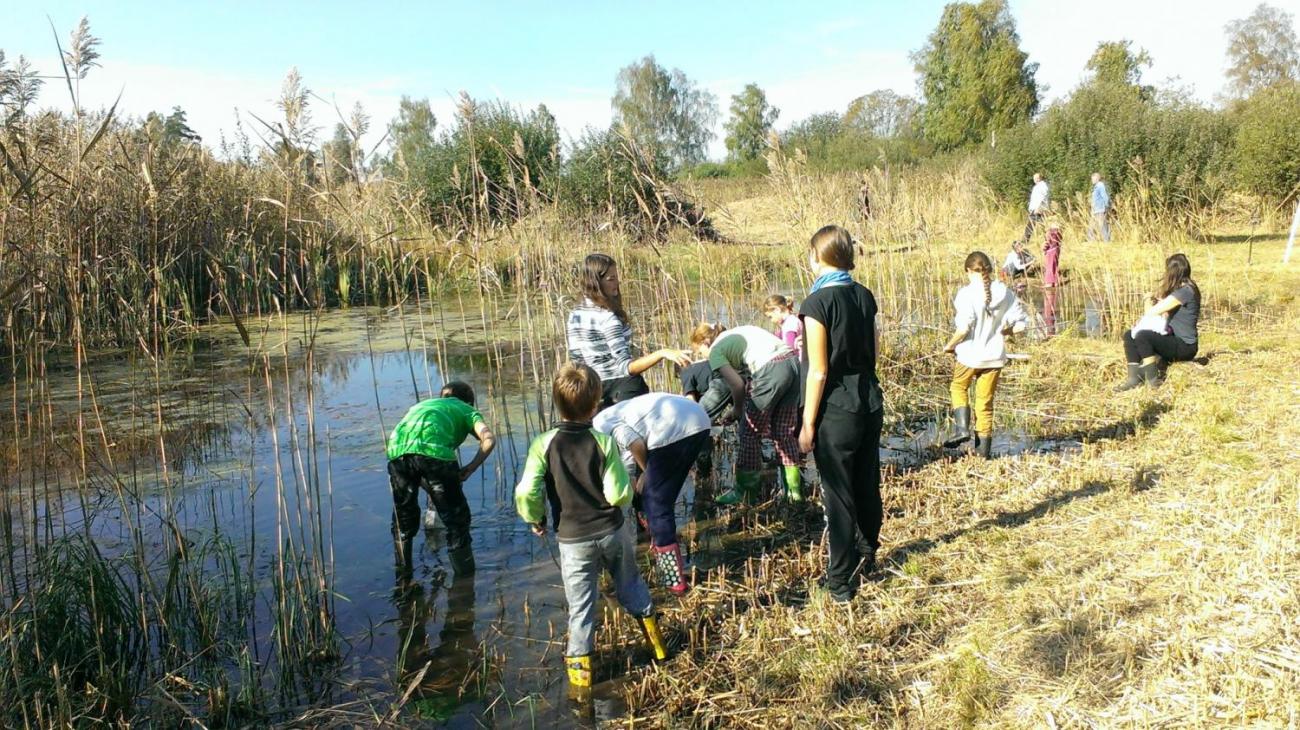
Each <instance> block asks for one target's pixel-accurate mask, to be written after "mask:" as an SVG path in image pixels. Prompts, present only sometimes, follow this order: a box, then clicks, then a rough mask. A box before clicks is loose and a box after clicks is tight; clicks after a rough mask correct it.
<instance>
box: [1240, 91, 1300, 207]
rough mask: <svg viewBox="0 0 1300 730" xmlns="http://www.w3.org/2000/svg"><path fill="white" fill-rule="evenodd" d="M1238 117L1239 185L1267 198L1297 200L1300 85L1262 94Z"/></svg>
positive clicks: (1241, 108)
mask: <svg viewBox="0 0 1300 730" xmlns="http://www.w3.org/2000/svg"><path fill="white" fill-rule="evenodd" d="M1237 115H1238V116H1237V139H1236V141H1237V146H1236V155H1235V158H1236V159H1235V160H1234V162H1235V168H1236V178H1237V182H1238V183H1239V184H1240V185H1241V186H1242V187H1243V188H1245V189H1247V190H1249V191H1251V192H1254V193H1257V194H1259V195H1263V196H1265V197H1269V198H1273V199H1276V200H1279V201H1283V202H1289V201H1291V200H1294V199H1295V197H1296V193H1297V188H1298V187H1300V186H1298V185H1297V181H1300V84H1296V83H1294V82H1289V83H1284V84H1279V85H1276V86H1272V87H1269V88H1266V89H1264V90H1262V91H1259V92H1257V93H1255V94H1254V95H1253V96H1251V97H1250V98H1249V99H1247V100H1246V101H1245V102H1243V103H1242V104H1241V106H1240V107H1239V108H1238V110H1237Z"/></svg>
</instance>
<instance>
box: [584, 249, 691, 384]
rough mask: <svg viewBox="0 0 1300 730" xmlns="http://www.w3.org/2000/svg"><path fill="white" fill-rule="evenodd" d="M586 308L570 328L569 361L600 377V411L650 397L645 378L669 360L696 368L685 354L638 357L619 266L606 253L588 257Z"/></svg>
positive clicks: (666, 352) (666, 350)
mask: <svg viewBox="0 0 1300 730" xmlns="http://www.w3.org/2000/svg"><path fill="white" fill-rule="evenodd" d="M582 294H583V300H582V304H581V305H580V306H578V307H576V308H575V309H574V310H573V311H572V312H569V319H568V321H567V322H566V323H565V328H564V331H565V337H566V339H567V340H568V350H569V359H570V360H572V361H573V362H574V363H577V364H580V365H587V366H588V367H590V368H591V369H592V370H595V371H596V374H597V375H599V376H600V385H601V400H600V407H601V408H608V407H609V406H611V405H613V404H615V403H618V402H620V401H625V400H628V399H629V398H635V397H636V396H638V395H644V394H646V393H649V392H650V386H648V385H646V382H645V378H643V377H641V373H644V372H645V371H647V370H649V369H650V368H652V367H654V366H655V365H658V364H659V363H661V362H663V361H664V360H669V361H671V362H674V363H677V365H678V366H679V367H686V366H687V365H690V364H691V361H690V358H688V357H687V356H686V353H685V352H682V351H681V350H673V349H669V348H664V349H662V350H655V351H654V352H652V353H650V354H648V355H641V356H640V357H633V347H632V325H631V324H630V323H629V321H628V316H627V312H626V311H624V309H623V295H622V292H621V290H620V288H619V279H618V263H617V262H616V261H614V259H612V258H610V257H609V256H606V255H605V254H603V253H593V254H590V255H589V256H587V258H586V259H585V260H584V261H583V266H582Z"/></svg>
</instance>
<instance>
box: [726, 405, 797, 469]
mask: <svg viewBox="0 0 1300 730" xmlns="http://www.w3.org/2000/svg"><path fill="white" fill-rule="evenodd" d="M739 430H740V447H739V449H738V450H737V454H736V469H737V470H738V471H758V470H759V469H761V468H762V466H763V437H764V436H766V437H767V438H770V439H772V443H774V444H775V445H776V453H777V456H780V457H781V465H782V466H798V465H799V463H800V461H801V458H800V454H799V406H798V404H797V402H796V403H795V404H793V405H787V406H781V405H777V406H773V407H772V409H771V410H767V411H760V410H759V409H758V408H757V407H755V406H754V404H753V402H752V401H750V400H749V399H748V398H746V401H745V418H744V420H743V421H741V422H740V427H739Z"/></svg>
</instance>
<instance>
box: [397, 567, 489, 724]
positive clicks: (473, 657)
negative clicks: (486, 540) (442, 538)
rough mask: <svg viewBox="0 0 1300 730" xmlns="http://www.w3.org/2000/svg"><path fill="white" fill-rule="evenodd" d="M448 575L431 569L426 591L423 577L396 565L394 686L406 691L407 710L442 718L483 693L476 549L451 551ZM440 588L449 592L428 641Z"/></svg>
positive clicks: (399, 694)
mask: <svg viewBox="0 0 1300 730" xmlns="http://www.w3.org/2000/svg"><path fill="white" fill-rule="evenodd" d="M449 555H450V559H451V566H450V567H451V575H450V576H448V575H447V571H446V570H444V569H437V570H435V571H434V573H433V576H432V578H431V579H430V581H429V582H430V587H429V591H428V593H426V592H425V590H424V585H423V582H422V581H420V580H415V579H412V578H410V577H409V575H408V574H406V573H405V572H404V571H402V570H400V569H399V570H397V582H396V586H395V587H394V589H393V605H394V606H395V608H396V609H397V621H398V641H397V646H398V651H397V667H398V670H399V671H398V682H397V686H396V687H394V691H395V692H396V693H397V695H398V696H409V700H408V703H409V704H408V705H407V707H408V710H409V711H410V712H411V713H412V714H414V715H416V716H418V717H419V718H421V719H425V720H435V721H446V720H448V719H450V718H452V717H453V716H454V715H455V712H456V710H457V709H458V708H460V707H461V706H462V705H464V704H466V702H468V701H471V700H476V699H479V698H480V697H481V695H482V691H481V688H482V687H483V685H484V681H483V680H484V679H485V678H484V677H482V676H480V670H481V669H482V667H483V666H485V663H484V662H483V644H482V642H480V641H479V639H478V637H477V636H476V635H475V632H474V608H475V603H476V601H475V586H474V573H475V565H474V554H473V553H472V552H471V551H470V549H469V548H468V547H464V548H460V549H459V550H454V551H451V553H450V554H449ZM439 592H445V593H446V596H447V603H446V608H445V610H444V611H443V614H442V616H443V620H442V628H441V629H440V630H439V631H438V638H437V641H436V642H433V643H432V644H430V641H429V625H430V624H431V623H432V622H433V621H434V620H435V619H436V612H435V608H436V606H437V602H438V594H439Z"/></svg>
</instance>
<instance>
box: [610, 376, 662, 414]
mask: <svg viewBox="0 0 1300 730" xmlns="http://www.w3.org/2000/svg"><path fill="white" fill-rule="evenodd" d="M600 388H601V393H600V410H602V411H603V410H605V409H606V408H609V407H610V406H612V405H614V404H615V403H622V402H623V401H625V400H631V399H632V398H635V397H637V396H638V395H645V394H646V393H649V392H650V386H649V385H648V384H647V383H646V382H645V378H643V377H641V376H640V375H628V376H625V377H622V378H614V379H612V380H602V381H600Z"/></svg>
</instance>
